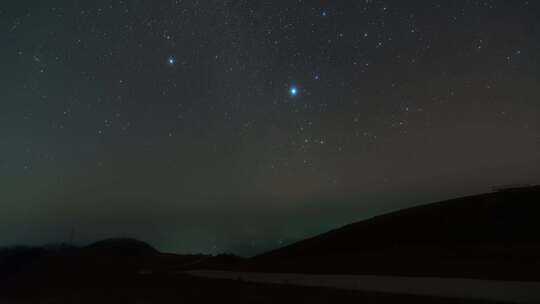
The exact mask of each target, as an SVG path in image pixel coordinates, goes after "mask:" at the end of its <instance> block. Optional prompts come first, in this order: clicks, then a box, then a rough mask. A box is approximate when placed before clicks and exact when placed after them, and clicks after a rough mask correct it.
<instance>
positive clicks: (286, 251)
mask: <svg viewBox="0 0 540 304" xmlns="http://www.w3.org/2000/svg"><path fill="white" fill-rule="evenodd" d="M250 262H251V266H250V267H251V268H252V269H256V270H265V271H266V270H272V271H286V272H312V273H313V272H315V273H317V272H319V273H366V274H367V273H372V274H381V273H385V274H403V275H435V276H439V275H442V276H468V277H489V278H495V277H499V278H509V277H512V278H526V279H535V280H536V279H538V280H540V187H539V186H531V187H523V188H512V189H511V191H498V192H493V193H487V194H481V195H474V196H469V197H463V198H458V199H452V200H448V201H443V202H438V203H433V204H429V205H424V206H419V207H414V208H409V209H405V210H401V211H397V212H393V213H389V214H385V215H381V216H377V217H374V218H371V219H368V220H365V221H361V222H357V223H354V224H350V225H347V226H344V227H342V228H339V229H336V230H333V231H330V232H327V233H324V234H321V235H318V236H316V237H313V238H310V239H306V240H303V241H300V242H297V243H295V244H292V245H290V246H286V247H283V248H280V249H277V250H274V251H271V252H268V253H265V254H262V255H260V256H257V257H255V258H253V259H251V260H250Z"/></svg>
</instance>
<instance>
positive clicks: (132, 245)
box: [83, 238, 159, 257]
mask: <svg viewBox="0 0 540 304" xmlns="http://www.w3.org/2000/svg"><path fill="white" fill-rule="evenodd" d="M83 251H84V252H85V253H91V254H97V255H107V256H124V257H126V256H152V255H157V254H159V251H157V250H156V249H155V248H154V247H152V246H150V245H148V244H147V243H145V242H142V241H139V240H136V239H130V238H113V239H106V240H101V241H98V242H95V243H93V244H91V245H89V246H86V247H84V248H83Z"/></svg>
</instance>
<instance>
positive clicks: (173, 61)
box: [167, 56, 176, 65]
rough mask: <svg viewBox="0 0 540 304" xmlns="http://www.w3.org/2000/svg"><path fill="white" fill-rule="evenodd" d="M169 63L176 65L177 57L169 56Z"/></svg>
mask: <svg viewBox="0 0 540 304" xmlns="http://www.w3.org/2000/svg"><path fill="white" fill-rule="evenodd" d="M167 63H168V64H169V65H174V64H175V63H176V59H175V58H174V57H172V56H171V57H169V58H168V59H167Z"/></svg>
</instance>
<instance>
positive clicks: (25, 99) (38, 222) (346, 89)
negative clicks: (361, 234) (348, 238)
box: [0, 0, 540, 254]
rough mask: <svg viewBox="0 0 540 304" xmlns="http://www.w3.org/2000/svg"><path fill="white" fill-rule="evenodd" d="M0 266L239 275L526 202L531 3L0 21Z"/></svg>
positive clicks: (537, 99) (131, 6) (539, 71)
mask: <svg viewBox="0 0 540 304" xmlns="http://www.w3.org/2000/svg"><path fill="white" fill-rule="evenodd" d="M0 37H1V40H0V46H1V47H0V139H1V143H0V245H7V244H13V243H26V244H42V243H49V242H63V241H69V240H71V239H73V241H74V242H75V243H78V244H84V243H87V242H90V241H93V240H96V239H101V238H107V237H136V238H140V239H142V240H144V241H148V242H149V243H151V244H153V245H155V246H157V247H158V248H159V249H161V250H164V251H169V252H179V253H185V252H205V253H218V252H235V253H239V254H253V253H257V252H261V251H263V250H266V249H268V248H274V247H277V246H280V245H284V244H287V243H289V242H291V241H294V240H298V239H301V238H303V237H306V236H311V235H314V234H316V233H320V232H323V231H325V230H328V229H331V228H335V227H338V226H341V225H344V224H347V223H350V222H353V221H358V220H361V219H365V218H367V217H370V216H373V215H376V214H380V213H382V212H387V211H390V210H396V209H399V208H404V207H408V206H412V205H416V204H422V203H428V202H431V201H435V200H439V199H446V198H452V197H456V196H461V195H465V194H471V193H477V192H486V191H490V189H491V187H492V186H494V185H504V184H516V183H519V184H521V183H528V184H534V183H539V182H540V4H539V3H537V1H522V0H515V1H509V0H508V1H502V0H501V1H489V0H484V1H472V0H468V1H465V0H461V1H459V0H447V1H428V0H424V1H420V0H418V1H413V0H410V1H401V0H395V1H390V0H388V1H378V0H362V1H353V0H336V1H308V0H304V1H301V0H297V1H293V0H282V1H266V0H264V1H263V0H261V1H247V0H231V1H225V0H207V1H203V0H200V1H197V0H184V1H181V0H177V1H142V0H134V1H110V0H109V1H101V0H97V1H82V0H64V1H60V0H59V1H14V0H3V1H2V3H1V4H0Z"/></svg>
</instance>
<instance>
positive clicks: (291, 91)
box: [289, 86, 299, 97]
mask: <svg viewBox="0 0 540 304" xmlns="http://www.w3.org/2000/svg"><path fill="white" fill-rule="evenodd" d="M298 93H299V89H298V88H297V87H296V86H292V87H290V88H289V95H290V96H291V97H296V96H297V95H298Z"/></svg>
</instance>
